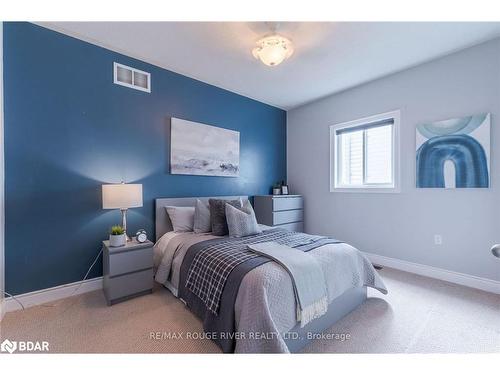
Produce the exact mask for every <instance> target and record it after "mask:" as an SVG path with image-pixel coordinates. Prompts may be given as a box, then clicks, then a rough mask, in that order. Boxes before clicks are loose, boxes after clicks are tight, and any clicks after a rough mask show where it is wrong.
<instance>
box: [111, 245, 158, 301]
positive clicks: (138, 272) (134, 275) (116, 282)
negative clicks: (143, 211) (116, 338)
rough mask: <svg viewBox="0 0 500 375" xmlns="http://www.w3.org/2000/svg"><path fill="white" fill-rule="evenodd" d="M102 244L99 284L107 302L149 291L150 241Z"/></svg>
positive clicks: (151, 273) (151, 260)
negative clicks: (123, 244) (117, 244)
mask: <svg viewBox="0 0 500 375" xmlns="http://www.w3.org/2000/svg"><path fill="white" fill-rule="evenodd" d="M102 244H103V276H104V277H103V279H104V280H103V283H104V285H103V287H104V295H105V297H106V301H107V302H108V305H109V306H111V305H113V304H115V303H118V302H122V301H125V300H127V299H130V298H134V297H138V296H141V295H144V294H149V293H152V292H153V243H152V242H151V241H146V242H144V243H139V242H137V241H135V238H134V239H132V241H130V242H127V244H126V245H125V246H120V247H111V246H109V241H102Z"/></svg>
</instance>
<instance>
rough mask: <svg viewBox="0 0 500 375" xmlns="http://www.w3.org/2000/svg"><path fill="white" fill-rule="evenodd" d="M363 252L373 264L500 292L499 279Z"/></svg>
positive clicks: (487, 290)
mask: <svg viewBox="0 0 500 375" xmlns="http://www.w3.org/2000/svg"><path fill="white" fill-rule="evenodd" d="M364 254H365V255H366V256H367V257H368V259H370V261H371V262H372V263H374V264H379V265H381V266H385V267H389V268H394V269H397V270H400V271H405V272H410V273H414V274H417V275H422V276H427V277H431V278H433V279H438V280H443V281H448V282H450V283H454V284H459V285H464V286H468V287H470V288H475V289H480V290H484V291H486V292H491V293H496V294H500V281H496V280H491V279H485V278H482V277H477V276H472V275H468V274H465V273H460V272H454V271H448V270H445V269H442V268H437V267H432V266H426V265H423V264H419V263H412V262H408V261H405V260H400V259H396V258H389V257H385V256H382V255H377V254H372V253H366V252H364Z"/></svg>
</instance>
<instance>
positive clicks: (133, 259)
mask: <svg viewBox="0 0 500 375" xmlns="http://www.w3.org/2000/svg"><path fill="white" fill-rule="evenodd" d="M151 267H153V248H152V247H146V248H144V249H139V250H132V251H124V252H121V253H114V254H110V256H109V276H117V275H122V274H124V273H128V272H134V271H137V270H143V269H146V268H151Z"/></svg>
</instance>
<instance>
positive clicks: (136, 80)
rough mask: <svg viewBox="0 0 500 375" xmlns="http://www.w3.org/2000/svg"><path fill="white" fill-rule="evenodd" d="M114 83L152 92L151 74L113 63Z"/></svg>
mask: <svg viewBox="0 0 500 375" xmlns="http://www.w3.org/2000/svg"><path fill="white" fill-rule="evenodd" d="M113 71H114V81H113V82H114V83H116V84H117V85H121V86H126V87H130V88H132V89H136V90H140V91H145V92H151V73H148V72H143V71H142V70H139V69H135V68H131V67H130V66H126V65H122V64H118V63H116V62H115V63H113Z"/></svg>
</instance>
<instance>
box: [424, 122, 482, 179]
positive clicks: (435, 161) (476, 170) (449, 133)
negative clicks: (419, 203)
mask: <svg viewBox="0 0 500 375" xmlns="http://www.w3.org/2000/svg"><path fill="white" fill-rule="evenodd" d="M416 140H417V169H416V172H417V176H416V177H417V178H416V179H417V188H448V189H453V188H488V187H489V184H490V173H489V169H490V114H489V113H483V114H479V115H474V116H467V117H461V118H454V119H449V120H444V121H437V122H431V123H426V124H420V125H417V138H416Z"/></svg>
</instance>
